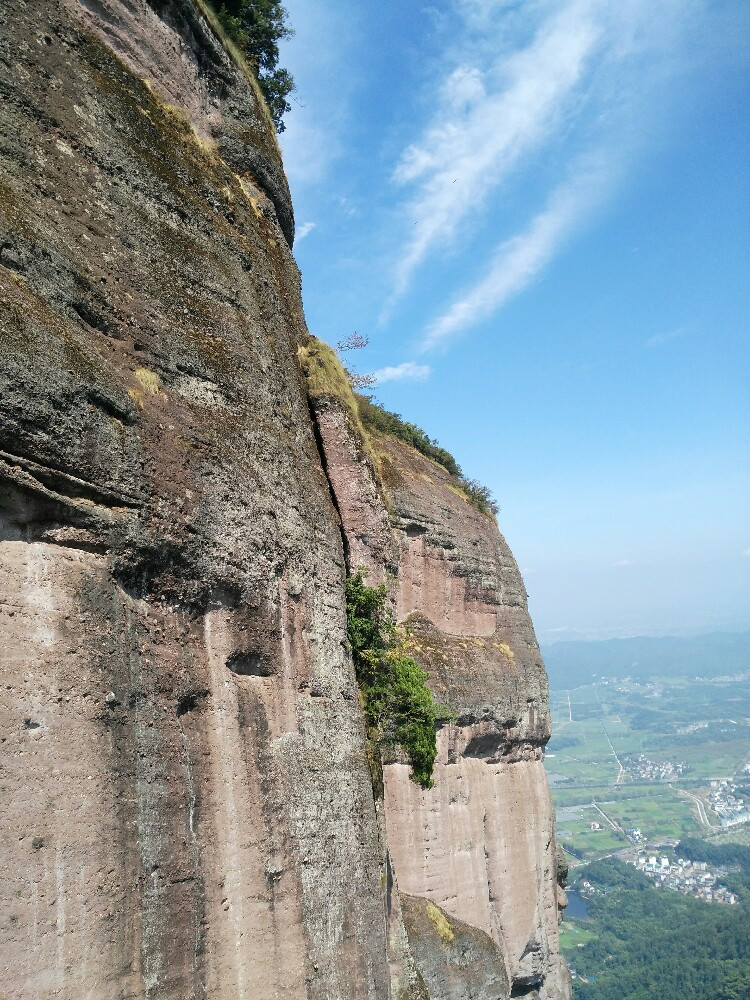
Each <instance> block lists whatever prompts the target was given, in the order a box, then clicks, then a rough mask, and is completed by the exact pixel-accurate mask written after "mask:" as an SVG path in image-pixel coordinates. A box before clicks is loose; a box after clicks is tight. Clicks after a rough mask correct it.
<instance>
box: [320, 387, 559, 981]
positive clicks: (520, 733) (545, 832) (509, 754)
mask: <svg viewBox="0 0 750 1000" xmlns="http://www.w3.org/2000/svg"><path fill="white" fill-rule="evenodd" d="M314 412H315V414H316V421H317V425H318V429H319V434H320V438H321V444H322V449H323V453H324V456H325V457H326V461H327V469H328V476H329V480H330V482H331V484H332V489H333V492H334V495H335V496H336V498H337V503H338V508H339V511H340V515H341V519H342V524H343V526H344V530H345V534H347V535H350V534H351V536H352V537H353V538H356V545H355V546H353V548H352V550H351V552H350V571H353V570H354V569H356V568H357V566H360V565H362V566H364V567H365V568H367V569H368V570H369V571H370V572H371V574H372V573H373V570H372V567H373V566H374V567H376V569H375V571H374V576H375V579H376V580H380V579H384V578H385V579H388V580H389V585H390V589H391V592H392V598H393V605H394V616H395V619H396V621H397V622H399V623H400V624H401V627H402V630H403V633H404V636H405V642H406V646H407V648H408V650H409V652H410V653H411V655H413V656H414V658H415V659H416V660H417V662H419V663H420V665H421V666H423V667H424V668H425V669H426V670H427V671H428V673H429V679H430V680H429V683H430V687H431V689H432V691H433V693H434V694H435V696H436V697H437V698H438V700H439V701H441V702H442V703H444V704H445V705H447V707H448V708H449V709H450V710H451V712H452V713H453V715H454V716H455V723H453V724H450V725H445V726H443V727H442V728H441V730H440V731H439V733H438V759H437V762H436V766H435V783H434V787H433V788H431V789H422V788H420V787H419V786H418V785H417V784H415V783H414V782H413V781H412V780H411V778H410V769H409V767H408V766H407V765H406V764H405V763H400V762H394V763H389V764H386V766H385V767H384V817H383V827H384V832H383V836H384V839H385V843H386V848H387V851H388V857H389V862H390V863H391V864H392V868H393V879H394V896H395V900H394V901H393V902H392V905H391V918H392V927H393V928H394V929H393V930H392V933H391V936H392V938H394V937H395V938H397V937H398V933H399V928H400V927H402V926H403V928H404V933H405V936H406V940H407V947H408V950H409V951H410V955H411V959H412V960H413V962H414V964H415V967H416V969H417V972H418V973H419V974H420V975H421V976H422V978H423V980H424V982H425V984H426V988H428V989H431V991H432V993H431V995H433V996H439V997H443V996H445V997H450V998H456V1000H458V998H462V997H464V996H466V997H470V996H474V995H477V996H479V995H482V996H484V995H487V996H504V995H506V994H505V993H503V992H492V991H493V990H497V989H498V987H497V983H498V982H499V980H498V979H497V978H496V977H497V971H496V970H497V967H501V968H502V969H503V970H504V972H503V974H504V976H505V978H506V979H507V981H508V984H509V986H508V989H509V990H510V989H512V990H513V995H519V996H520V995H524V996H535V997H539V998H540V1000H547V998H550V1000H551V998H558V997H559V998H562V997H566V996H568V995H569V981H568V974H567V967H566V966H565V962H564V960H563V959H562V957H561V954H560V950H559V937H558V915H559V909H558V906H559V904H560V903H562V904H563V905H564V894H563V893H562V890H561V888H560V887H559V886H558V881H557V878H558V872H557V852H556V844H555V835H554V809H553V806H552V802H551V799H550V795H549V789H548V786H547V780H546V775H545V773H544V764H543V748H544V744H545V743H546V741H547V739H548V738H549V734H550V725H549V710H548V697H547V695H548V691H547V678H546V673H545V671H544V666H543V663H542V659H541V655H540V652H539V647H538V644H537V642H536V638H535V636H534V631H533V627H532V625H531V620H530V618H529V614H528V608H527V603H526V592H525V589H524V586H523V582H522V580H521V576H520V573H519V571H518V567H517V565H516V562H515V560H514V558H513V556H512V554H511V552H510V550H509V548H508V546H507V544H506V542H505V540H504V539H503V537H502V536H501V535H500V534H499V532H498V530H497V525H496V523H495V521H494V519H493V518H492V517H490V516H488V515H487V514H485V513H482V512H481V511H479V510H478V509H477V508H476V507H475V506H474V505H473V504H472V503H471V502H470V501H469V499H468V498H467V496H466V495H465V494H464V493H463V491H462V490H461V488H460V484H459V483H458V482H457V481H456V480H455V479H454V478H453V477H452V476H451V475H450V474H449V473H448V472H447V471H446V470H445V469H443V468H442V467H440V466H438V465H436V464H435V463H434V462H432V461H430V460H429V459H427V458H425V457H424V456H423V455H421V454H419V453H418V452H416V451H415V450H414V449H412V448H410V447H408V446H407V445H405V444H403V443H402V442H400V441H398V440H396V439H394V438H390V437H386V436H383V435H377V434H371V435H368V436H369V439H370V440H369V451H370V453H371V454H373V455H374V456H375V461H374V462H372V461H369V460H368V461H361V460H357V461H351V460H350V461H348V462H347V456H359V455H360V454H361V453H362V451H363V450H364V446H363V442H362V440H361V433H362V432H361V428H358V427H357V426H356V422H355V421H354V420H353V419H352V415H351V412H350V410H349V406H347V405H341V402H337V400H336V399H335V398H334V396H333V395H329V396H327V397H323V399H317V400H316V401H315V403H314ZM379 505H382V506H379ZM386 515H387V518H388V521H389V523H390V540H391V542H390V546H386V545H384V544H383V541H382V531H381V530H378V531H377V532H373V533H372V534H371V535H367V533H366V532H364V531H363V530H362V528H361V526H362V525H363V524H369V525H380V524H381V523H382V521H381V519H382V518H383V517H384V516H386ZM352 553H354V554H355V555H354V557H352ZM384 554H385V555H386V556H387V558H388V565H387V567H386V566H385V565H384V564H383V557H384ZM378 567H379V568H378ZM402 894H403V896H404V899H405V900H407V905H405V906H401V905H400V902H399V900H400V896H401V895H402ZM427 906H437V907H438V908H440V910H441V911H442V912H444V913H445V915H446V916H447V919H448V920H449V921H451V920H453V921H455V922H456V926H460V927H462V928H472V929H473V931H475V932H482V933H483V934H484V935H486V942H487V943H489V942H490V941H491V942H492V943H493V945H494V948H495V957H494V960H493V961H491V962H490V965H489V971H487V968H488V967H487V966H486V961H487V956H488V954H490V952H489V951H488V950H487V947H486V945H485V947H484V950H483V952H482V954H483V956H484V959H483V961H484V964H483V961H480V959H479V958H478V957H477V958H476V961H475V962H473V963H467V966H466V967H463V969H462V967H461V965H460V963H458V964H457V959H456V958H455V955H453V956H451V953H450V942H446V941H445V940H442V939H441V938H440V935H439V934H438V935H434V934H433V935H432V937H431V938H430V936H427V935H425V928H429V926H430V921H429V920H426V918H425V912H426V907H427ZM490 951H491V949H490ZM477 962H478V963H479V965H481V966H482V968H484V969H485V973H483V974H486V975H487V976H488V977H489V979H488V982H489V983H492V984H493V985H492V986H491V988H490V992H489V993H487V994H485V993H481V992H478V993H476V994H475V993H473V992H472V990H475V989H477V990H478V989H479V987H478V986H477V980H476V979H475V978H473V975H474V973H476V972H477ZM493 962H494V964H493ZM469 966H471V967H472V969H473V970H474V973H472V972H470V971H468V967H469ZM407 967H408V963H407ZM493 970H494V971H493ZM405 978H408V976H405ZM480 978H481V977H480ZM482 988H483V989H484V988H485V987H482Z"/></svg>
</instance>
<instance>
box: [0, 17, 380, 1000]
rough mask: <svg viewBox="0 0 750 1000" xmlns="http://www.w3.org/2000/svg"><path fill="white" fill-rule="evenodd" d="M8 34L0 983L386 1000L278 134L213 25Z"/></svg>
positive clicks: (368, 798)
mask: <svg viewBox="0 0 750 1000" xmlns="http://www.w3.org/2000/svg"><path fill="white" fill-rule="evenodd" d="M0 19H2V26H1V27H0V38H1V40H2V50H1V54H0V59H1V60H2V62H1V63H0V67H1V69H2V81H1V85H2V101H3V110H4V114H3V126H2V128H3V133H2V147H1V150H0V153H1V155H2V187H1V188H0V210H1V217H2V227H3V228H2V234H1V235H0V247H1V248H2V249H1V250H0V263H2V268H1V269H0V270H1V273H2V294H1V296H0V298H1V301H0V306H1V307H2V341H1V343H0V373H1V378H2V388H1V389H0V406H1V411H2V412H1V417H0V424H1V429H0V451H1V452H2V455H1V456H0V458H1V462H0V472H1V475H2V494H1V497H0V499H1V501H2V504H1V505H2V514H3V523H2V539H3V541H2V570H3V579H2V584H0V601H1V602H2V603H1V605H0V610H1V611H2V616H3V621H2V634H3V653H4V656H3V660H2V673H3V677H2V685H3V698H2V725H3V743H2V768H3V770H2V802H3V820H2V824H3V825H2V843H3V864H2V866H1V867H0V895H1V898H2V918H1V920H0V935H1V938H0V981H1V982H2V988H1V989H0V992H2V994H3V996H4V997H5V998H8V1000H11V998H14V1000H15V998H24V1000H32V998H34V1000H37V998H39V1000H41V998H47V997H58V998H69V1000H80V998H82V997H91V998H93V1000H100V998H101V1000H105V998H110V997H111V998H115V997H118V998H119V997H126V996H128V997H142V996H147V997H170V998H175V1000H183V998H188V997H203V996H206V997H222V998H223V997H227V998H231V997H245V998H248V1000H249V998H253V1000H257V998H266V997H268V998H271V997H276V996H279V997H281V996H290V997H304V996H308V995H309V996H314V997H320V998H324V997H344V996H346V997H352V996H357V997H360V996H361V997H376V996H378V997H382V996H385V995H386V994H387V989H388V986H387V967H386V958H385V930H384V919H383V900H382V896H383V890H382V886H381V878H380V871H381V853H380V849H379V845H378V840H377V831H376V824H375V818H374V806H373V796H372V787H371V782H370V774H369V770H368V768H367V765H366V760H365V754H364V735H363V728H362V722H361V718H360V712H359V707H358V702H357V696H356V690H355V684H354V677H353V672H352V667H351V663H350V660H349V657H348V654H347V652H346V649H345V646H344V638H345V619H344V613H343V580H344V561H343V552H342V545H341V536H340V530H339V525H338V519H337V516H336V513H335V510H334V509H333V507H332V505H331V502H330V499H329V491H328V486H327V483H326V481H325V477H324V475H323V472H322V469H321V465H320V461H319V457H318V453H317V450H316V445H315V440H314V437H313V434H312V429H311V425H310V420H309V412H308V406H307V400H306V397H305V395H304V391H303V388H302V384H301V379H300V374H299V369H298V366H297V361H296V348H297V342H298V339H299V337H300V336H301V334H302V332H303V327H302V312H301V305H300V300H299V283H298V275H297V271H296V268H295V265H294V263H293V260H292V258H291V256H290V253H289V250H288V247H287V242H286V239H285V237H284V235H283V233H282V230H281V228H280V225H279V222H278V220H277V213H276V211H275V208H274V204H276V206H277V207H279V206H280V208H281V215H282V217H284V216H285V217H286V218H288V219H291V208H290V206H289V204H288V202H284V200H283V197H284V192H285V190H286V186H285V182H283V173H282V169H281V164H280V161H279V158H278V153H277V151H276V146H275V140H274V137H273V135H272V133H271V132H270V131H268V130H267V129H266V131H265V132H262V128H264V127H265V126H263V121H264V118H263V115H262V113H261V111H260V109H259V107H258V106H257V104H255V105H253V102H254V101H255V97H254V91H253V90H252V88H251V87H249V85H248V84H247V82H246V81H245V79H244V77H243V76H242V74H241V73H240V72H239V71H238V70H237V69H236V68H234V66H233V65H232V63H231V61H230V60H229V59H228V58H227V56H226V55H225V54H224V52H223V50H222V49H221V46H220V45H219V44H218V42H217V41H216V40H215V39H213V36H212V35H211V33H210V31H209V29H208V27H207V26H206V24H205V22H204V21H203V20H202V19H201V18H200V16H199V15H198V14H196V13H195V11H194V9H193V8H192V7H191V6H190V5H189V4H187V3H178V2H175V3H169V2H167V3H160V4H157V3H154V4H153V5H151V6H149V5H147V4H145V3H142V2H139V3H136V2H129V3H127V2H124V0H123V2H121V3H119V2H114V0H112V2H108V3H93V2H89V3H86V4H85V6H84V5H77V4H74V3H69V4H66V5H65V6H60V5H58V4H56V3H47V2H41V0H39V2H35V3H24V2H22V0H11V2H8V3H4V4H3V5H2V9H1V10H0ZM113 24H114V25H115V26H118V25H119V27H118V28H117V31H115V29H114V28H113V27H112V25H113ZM160 24H161V28H160V27H159V25H160ZM92 25H93V27H95V28H96V30H90V29H91V27H92ZM102 26H104V27H102ZM105 29H106V30H105ZM110 29H111V30H110ZM118 32H119V34H118ZM100 36H102V37H104V38H106V40H107V41H109V42H112V45H113V46H114V49H115V51H116V52H117V53H118V54H115V51H113V48H110V47H108V46H107V45H105V44H104V43H103V41H102V40H101V37H100ZM124 37H127V38H128V39H129V46H128V47H127V48H121V47H120V46H119V43H118V39H120V38H124ZM165 38H166V39H169V40H170V43H169V44H170V45H172V48H171V49H168V50H167V51H166V55H163V58H161V57H160V58H161V61H160V58H157V56H158V52H157V53H156V55H154V51H155V49H154V48H153V47H152V48H149V45H148V44H147V43H148V40H149V39H151V40H152V41H153V46H156V43H157V41H158V42H159V45H160V46H161V45H162V43H163V39H165ZM160 39H161V40H160ZM159 51H161V49H159ZM177 51H180V52H181V53H182V54H183V59H182V74H183V76H182V79H181V82H180V84H179V86H175V88H173V89H172V90H171V91H166V90H164V89H163V83H164V78H165V68H164V67H165V65H169V60H170V58H171V56H170V52H177ZM134 53H137V55H138V58H137V59H136V58H135V56H134ZM119 56H121V57H122V59H121V58H119ZM129 66H130V67H131V69H132V68H134V69H135V73H134V72H132V71H131V69H129V68H128V67H129ZM191 72H192V73H193V77H192V78H191V76H190V74H191ZM216 74H219V77H220V84H221V85H220V86H219V84H217V85H216V86H217V87H218V89H219V91H220V92H221V93H222V95H223V97H222V100H224V101H225V102H226V101H228V102H230V104H231V103H232V102H234V104H236V106H237V107H238V108H239V111H238V112H237V114H238V116H239V117H243V116H244V114H245V109H247V108H249V109H250V111H251V112H252V114H251V115H250V120H251V121H253V122H254V123H255V124H254V125H253V128H252V129H250V130H249V131H248V132H247V133H246V134H243V133H241V132H240V131H239V130H236V131H234V132H232V134H233V135H234V136H235V137H236V138H237V143H238V149H240V153H238V155H237V157H236V158H234V159H228V158H227V156H225V151H224V148H223V143H224V139H223V133H221V129H222V128H224V124H223V123H225V122H226V121H230V123H231V118H227V117H225V116H224V105H222V104H221V101H219V105H218V107H214V112H215V115H216V120H217V121H219V125H218V126H217V128H218V129H219V133H220V134H219V136H218V149H217V148H215V147H213V146H207V145H206V143H205V142H203V141H200V139H199V137H196V135H195V133H194V131H193V128H192V127H191V122H192V123H194V124H195V125H196V127H197V128H198V127H200V128H202V127H203V124H204V119H203V118H201V117H200V115H198V117H193V116H194V114H195V99H194V98H195V95H196V94H198V95H202V94H210V93H212V92H213V91H212V88H213V87H214V83H215V80H216ZM141 76H142V77H144V78H147V79H148V81H149V83H150V85H147V83H146V82H144V81H143V80H142V79H140V78H139V77H141ZM186 81H187V82H186ZM191 81H192V82H191ZM183 96H186V100H185V101H184V103H181V98H182V97H183ZM165 98H166V99H167V100H168V102H169V104H177V105H178V108H174V107H168V106H167V105H166V103H165V100H164V99H165ZM217 100H218V99H217ZM209 103H210V102H209ZM212 107H213V105H212ZM214 112H212V114H213V113H214ZM253 116H254V117H253ZM208 120H209V125H210V124H211V123H212V122H213V120H214V119H213V118H212V117H211V116H209V118H208ZM227 128H229V126H227ZM232 128H234V126H232ZM230 131H231V130H230ZM259 132H261V133H262V134H261V139H262V142H260V141H258V142H257V144H256V145H253V144H254V143H256V135H257V134H258V133H259ZM242 143H246V144H247V145H246V146H242V147H241V144H242ZM245 151H246V152H247V157H246V158H244V152H245ZM260 158H263V160H264V162H265V163H267V164H268V165H269V171H270V174H271V175H272V176H273V177H276V178H277V179H278V184H276V187H275V189H274V190H269V187H268V186H267V184H266V180H265V175H263V172H262V171H261V172H256V171H254V170H253V165H254V164H256V163H257V162H259V159H260ZM243 167H246V168H247V169H243Z"/></svg>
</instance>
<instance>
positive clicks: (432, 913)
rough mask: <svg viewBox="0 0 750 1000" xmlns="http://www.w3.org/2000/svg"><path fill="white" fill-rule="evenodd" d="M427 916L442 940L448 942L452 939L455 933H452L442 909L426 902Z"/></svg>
mask: <svg viewBox="0 0 750 1000" xmlns="http://www.w3.org/2000/svg"><path fill="white" fill-rule="evenodd" d="M427 916H428V917H429V918H430V920H431V921H432V922H433V924H434V925H435V930H436V931H437V932H438V934H439V935H440V937H441V938H442V939H443V941H445V942H446V943H448V942H449V941H452V940H453V938H454V937H455V936H456V935H455V934H454V933H453V928H452V927H451V925H450V923H449V922H448V918H447V917H446V915H445V914H444V913H443V911H442V910H439V909H438V908H437V906H435V904H434V903H428V904H427Z"/></svg>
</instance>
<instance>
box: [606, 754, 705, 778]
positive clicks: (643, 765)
mask: <svg viewBox="0 0 750 1000" xmlns="http://www.w3.org/2000/svg"><path fill="white" fill-rule="evenodd" d="M622 765H623V767H624V768H625V770H626V771H627V772H628V774H629V775H630V776H631V777H632V778H635V779H636V781H674V780H675V779H676V778H679V777H680V775H683V774H684V773H685V772H686V771H689V770H690V765H689V764H686V763H685V761H684V760H683V761H680V763H678V764H673V763H672V762H671V761H669V760H649V759H648V758H647V757H644V756H643V754H642V753H639V754H638V755H637V756H635V757H625V758H624V759H623V762H622Z"/></svg>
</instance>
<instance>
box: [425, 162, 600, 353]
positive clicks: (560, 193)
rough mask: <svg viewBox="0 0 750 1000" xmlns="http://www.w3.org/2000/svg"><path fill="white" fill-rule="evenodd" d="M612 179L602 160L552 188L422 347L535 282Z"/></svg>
mask: <svg viewBox="0 0 750 1000" xmlns="http://www.w3.org/2000/svg"><path fill="white" fill-rule="evenodd" d="M610 177H611V170H610V167H609V164H608V163H607V162H606V160H604V159H603V160H601V161H600V162H598V163H597V164H596V165H593V164H592V165H591V166H590V167H589V169H588V170H581V171H580V172H579V173H578V175H577V176H576V178H575V179H574V180H573V181H571V182H569V183H567V184H564V185H562V186H561V187H559V188H558V189H557V190H556V191H554V192H553V194H552V196H551V198H550V200H549V203H548V204H547V206H546V207H545V208H544V210H543V211H541V212H540V213H539V214H538V215H537V216H536V217H535V218H534V219H532V221H531V223H530V224H529V225H528V227H527V228H526V229H525V230H524V231H523V232H521V233H518V234H517V235H515V236H513V237H512V238H511V239H509V240H506V241H505V242H504V243H501V244H500V245H499V247H497V249H496V251H495V254H494V257H493V258H492V260H491V262H490V265H489V267H488V268H487V270H486V272H485V273H484V275H483V276H482V277H481V278H480V279H479V281H478V282H477V283H476V284H475V285H474V286H473V288H471V289H470V290H469V291H468V292H466V293H464V294H463V295H461V296H460V297H459V298H458V300H457V301H456V302H454V303H453V304H452V305H451V306H450V307H449V308H448V309H447V311H446V312H444V313H443V314H442V316H439V317H438V318H437V319H436V320H435V321H434V322H433V323H432V324H431V325H430V326H429V327H428V329H427V333H426V334H425V336H424V338H423V340H422V344H421V350H423V351H427V350H431V349H433V348H435V347H438V346H439V345H441V344H443V343H444V342H445V341H446V340H447V339H448V338H449V337H450V336H452V335H454V334H455V333H457V332H458V331H461V330H464V329H466V328H468V327H470V326H472V325H474V324H475V323H478V322H480V321H481V320H484V319H487V318H488V317H489V316H491V315H492V314H493V313H495V312H496V311H497V310H498V309H500V307H501V306H503V305H504V304H505V303H506V302H507V301H508V299H510V298H511V297H512V296H513V295H515V294H516V293H518V292H520V291H521V290H522V289H523V288H525V287H526V286H527V285H528V284H529V283H530V282H531V281H533V279H534V278H535V277H536V276H537V274H538V273H539V271H540V270H541V269H542V268H543V267H544V266H545V264H547V262H548V261H549V260H550V258H551V257H552V256H553V254H554V253H555V252H556V251H557V249H558V248H559V246H560V244H561V243H562V242H563V240H565V239H566V238H567V237H568V236H569V235H570V233H571V232H572V231H573V230H574V228H575V226H576V225H579V224H581V222H582V221H583V219H584V218H585V217H586V215H587V214H588V213H589V212H590V211H591V209H592V208H593V207H594V205H595V204H596V202H597V200H598V198H600V197H601V195H602V192H603V191H604V190H605V188H606V186H607V184H608V183H609V180H610Z"/></svg>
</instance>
